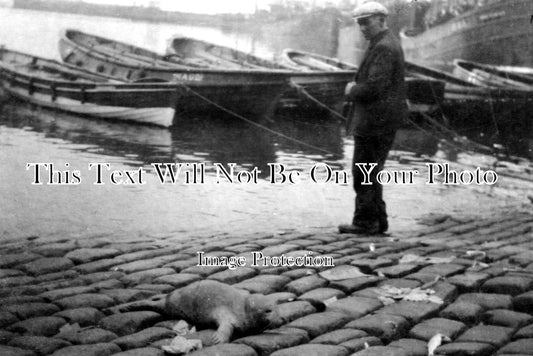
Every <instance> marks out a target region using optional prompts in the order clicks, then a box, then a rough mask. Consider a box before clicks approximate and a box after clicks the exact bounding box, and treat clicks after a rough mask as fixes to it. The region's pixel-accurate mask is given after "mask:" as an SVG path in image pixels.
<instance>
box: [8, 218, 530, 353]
mask: <svg viewBox="0 0 533 356" xmlns="http://www.w3.org/2000/svg"><path fill="white" fill-rule="evenodd" d="M532 222H533V217H532V216H531V214H529V213H521V212H507V213H504V214H501V216H498V217H496V218H487V219H479V218H470V217H450V216H446V217H445V216H443V217H438V218H435V219H434V220H433V223H432V224H431V225H430V226H428V227H427V228H425V229H422V230H420V231H417V232H414V233H410V232H406V233H399V234H398V235H396V236H395V235H391V236H385V237H368V236H366V237H365V236H355V235H340V234H337V233H334V232H331V231H320V230H316V231H313V232H309V233H308V232H302V233H299V232H298V233H291V234H281V235H277V234H256V235H246V236H242V237H239V236H232V237H225V238H219V239H216V238H214V239H213V240H212V241H210V240H209V239H206V238H199V239H197V240H195V241H193V242H185V243H184V242H182V241H181V240H179V239H176V240H174V238H173V237H167V238H165V239H162V240H157V242H156V241H152V240H150V239H149V238H135V237H132V238H131V239H129V240H121V242H120V243H117V242H116V241H114V239H113V238H111V237H98V238H95V239H94V240H93V241H84V242H83V243H81V242H76V243H73V242H72V241H69V240H68V239H66V238H63V239H57V240H56V241H51V240H50V241H48V242H47V241H44V240H42V241H41V239H40V238H39V237H34V238H32V239H26V240H22V241H13V242H11V243H9V244H6V246H5V247H1V246H0V354H2V355H4V354H5V355H56V356H61V355H76V356H84V355H98V356H101V355H104V356H105V355H119V356H120V355H122V356H127V355H136V356H143V355H147V356H151V355H165V354H164V352H163V351H162V350H161V347H160V346H161V345H164V344H168V343H169V342H170V340H171V339H172V337H173V336H174V335H175V333H174V332H173V331H172V330H171V328H172V326H173V325H175V324H176V322H177V321H176V320H172V319H168V316H165V315H163V314H160V313H156V312H154V311H149V310H146V311H132V312H127V313H119V312H118V308H117V306H119V305H121V304H123V303H128V302H131V301H135V300H143V299H147V298H150V297H151V296H153V295H156V294H161V293H168V292H170V291H172V290H175V289H178V288H182V287H185V286H187V285H189V284H191V283H194V282H195V281H199V280H203V279H214V280H217V281H220V282H223V283H227V284H231V285H233V286H234V287H236V288H240V289H243V290H245V291H248V292H252V293H262V294H265V295H267V296H268V298H269V299H271V300H272V301H275V302H276V303H279V304H280V305H279V314H280V316H281V317H283V323H282V325H277V326H276V327H277V329H272V330H265V331H263V332H260V333H255V334H250V335H239V336H238V337H237V338H236V339H234V340H232V342H231V343H228V344H221V345H215V346H211V347H205V348H204V349H202V350H199V351H196V352H194V353H192V354H191V355H196V356H199V355H237V356H238V355H249V356H255V355H265V356H267V355H274V356H284V355H302V354H303V355H308V356H311V355H321V356H322V355H324V356H325V355H343V356H344V355H352V354H353V355H363V356H365V355H372V356H375V355H391V356H404V355H409V356H419V355H426V354H427V343H428V341H429V340H430V339H431V338H432V337H433V336H434V335H435V334H437V333H441V334H443V335H446V336H448V337H449V338H450V341H447V342H444V343H443V344H442V345H440V346H439V347H438V348H437V349H436V351H435V355H487V356H493V355H532V350H533V253H532V252H531V251H530V249H531V248H533V244H532V242H531V238H532V237H533V233H532V231H533V224H532ZM162 241H164V243H162ZM174 241H178V242H176V243H175V244H174ZM162 246H163V247H162ZM197 251H204V252H206V253H207V252H209V253H210V254H211V255H212V256H235V255H238V254H242V255H243V256H248V258H251V257H250V256H251V254H250V253H251V251H262V252H263V253H264V254H265V255H269V256H279V255H281V254H286V255H293V256H301V255H302V254H304V253H306V252H308V251H313V255H315V256H316V255H319V254H329V255H331V256H334V257H335V258H334V260H335V264H336V266H337V268H336V269H334V270H332V271H330V272H331V274H330V277H331V276H335V275H341V274H342V276H343V277H342V279H340V278H330V279H328V275H327V274H323V273H320V274H318V273H319V272H322V271H327V270H328V269H330V270H331V268H323V267H316V268H314V267H278V266H249V265H248V266H246V267H237V268H236V269H234V270H230V269H228V268H226V267H213V268H210V267H202V266H197V265H196V264H197V257H196V252H197ZM406 255H410V256H411V257H412V256H415V257H416V256H418V257H419V258H418V259H416V258H415V259H412V260H409V261H408V262H407V263H405V261H401V260H402V258H404V256H406ZM341 265H342V266H341ZM354 268H356V269H354ZM413 290H414V291H427V290H430V291H431V294H429V295H431V296H433V297H435V298H438V299H437V300H440V302H439V303H436V302H432V301H429V300H427V299H424V297H422V299H418V300H417V299H416V298H415V300H410V299H408V298H407V299H404V298H402V297H398V296H396V297H393V298H390V295H387V291H389V292H390V291H399V292H402V293H403V292H408V291H413ZM419 298H420V295H419ZM402 299H403V300H402ZM64 327H67V328H66V329H65V328H64ZM210 333H211V332H207V333H206V332H204V334H205V335H204V334H202V333H199V334H197V335H204V336H202V337H203V338H204V339H205V340H206V341H207V340H208V339H209V338H208V335H210ZM206 335H207V336H206Z"/></svg>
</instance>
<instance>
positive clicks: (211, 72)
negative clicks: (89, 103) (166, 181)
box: [59, 30, 289, 117]
mask: <svg viewBox="0 0 533 356" xmlns="http://www.w3.org/2000/svg"><path fill="white" fill-rule="evenodd" d="M76 39H77V40H80V39H83V41H80V42H79V43H77V42H75V41H74V40H76ZM92 42H96V43H99V44H100V45H98V46H96V45H92V46H91V43H92ZM101 45H105V48H106V49H105V51H101V48H102V47H101ZM113 48H118V49H119V50H118V51H117V52H113ZM59 49H60V54H61V57H62V58H63V60H64V61H65V62H67V63H71V64H74V65H76V66H79V67H82V68H85V69H87V70H89V71H91V72H96V73H102V74H105V75H108V76H111V77H113V78H116V79H117V80H121V81H125V82H146V83H148V82H168V83H173V84H174V85H177V86H179V87H181V88H182V89H184V90H183V91H182V92H181V93H180V96H179V98H178V101H177V103H176V108H177V109H178V111H179V112H194V113H200V112H216V111H217V110H218V111H219V112H220V110H222V111H224V110H223V109H225V110H226V111H232V112H235V113H237V114H239V115H252V116H254V117H258V116H268V115H270V114H271V113H272V111H273V108H274V107H275V106H276V104H277V102H278V101H279V99H280V97H281V95H282V94H283V92H284V91H285V90H287V83H288V78H289V75H288V73H289V72H287V71H277V70H256V69H254V70H250V69H241V70H227V69H220V68H200V67H184V66H183V65H182V64H176V63H173V62H169V61H166V60H165V58H163V56H158V55H157V54H155V53H153V52H150V51H148V50H144V49H142V48H139V47H135V46H132V45H126V44H123V43H120V42H116V41H113V40H108V39H103V38H101V37H97V36H92V35H88V34H83V33H80V32H78V31H73V30H66V31H65V33H64V35H63V36H62V37H61V39H60V42H59ZM127 51H132V53H131V54H130V55H129V56H125V55H124V53H126V52H127ZM133 55H135V57H136V58H134V59H133V58H132V56H133ZM143 57H144V62H143V59H142V58H143ZM176 60H179V61H181V62H183V61H182V60H181V59H176ZM163 62H164V63H165V64H164V65H162V63H163ZM198 94H199V95H198ZM212 103H216V105H213V104H212ZM217 105H218V106H217Z"/></svg>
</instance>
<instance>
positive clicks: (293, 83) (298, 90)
mask: <svg viewBox="0 0 533 356" xmlns="http://www.w3.org/2000/svg"><path fill="white" fill-rule="evenodd" d="M289 85H290V86H291V87H293V88H294V89H296V91H297V92H298V94H303V95H304V96H305V97H306V98H308V99H309V100H311V101H312V102H314V103H315V104H317V105H318V106H320V107H321V108H323V109H326V110H327V111H329V112H330V113H331V114H332V115H333V116H335V117H337V118H339V119H341V120H343V121H344V122H346V121H348V119H347V118H346V117H344V116H343V115H342V114H340V113H339V112H337V111H335V110H333V109H332V108H330V107H329V106H327V105H326V104H324V103H322V102H321V101H320V100H318V99H317V98H315V97H314V96H312V95H311V94H309V92H308V91H307V90H305V88H304V87H302V86H301V85H299V84H296V83H295V82H293V81H292V80H291V81H290V82H289Z"/></svg>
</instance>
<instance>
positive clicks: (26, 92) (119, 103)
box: [0, 48, 178, 127]
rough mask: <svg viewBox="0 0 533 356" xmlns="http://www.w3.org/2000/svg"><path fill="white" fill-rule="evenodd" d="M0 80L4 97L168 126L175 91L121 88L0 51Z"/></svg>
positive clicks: (171, 88)
mask: <svg viewBox="0 0 533 356" xmlns="http://www.w3.org/2000/svg"><path fill="white" fill-rule="evenodd" d="M0 81H1V85H2V88H3V90H4V91H5V92H7V93H8V94H11V95H13V96H15V97H17V98H20V99H22V100H25V101H28V102H30V103H33V104H36V105H40V106H44V107H48V108H53V109H59V110H62V111H66V112H70V113H75V114H81V115H88V116H92V117H96V118H109V119H117V120H124V121H130V122H137V123H144V124H154V125H159V126H165V127H168V126H170V125H172V122H173V118H174V114H175V109H174V105H175V97H176V95H177V94H178V93H177V88H176V87H175V86H169V85H160V84H123V83H118V82H112V81H110V80H109V79H108V78H106V77H101V76H97V75H94V74H92V73H88V72H86V71H83V70H80V69H78V68H74V67H71V66H66V65H64V64H61V63H59V62H56V61H52V60H47V59H44V58H39V57H34V56H31V55H27V54H24V53H20V52H15V51H10V50H7V49H5V48H3V49H0Z"/></svg>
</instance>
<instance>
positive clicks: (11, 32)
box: [0, 8, 530, 239]
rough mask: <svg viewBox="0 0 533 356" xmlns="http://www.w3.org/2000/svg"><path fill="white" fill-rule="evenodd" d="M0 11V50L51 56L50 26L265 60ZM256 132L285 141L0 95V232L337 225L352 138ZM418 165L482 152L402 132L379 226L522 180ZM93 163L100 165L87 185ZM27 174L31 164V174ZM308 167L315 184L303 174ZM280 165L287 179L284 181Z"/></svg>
mask: <svg viewBox="0 0 533 356" xmlns="http://www.w3.org/2000/svg"><path fill="white" fill-rule="evenodd" d="M0 17H1V18H2V23H1V24H0V44H3V45H5V46H7V47H8V48H12V49H16V50H20V51H24V52H29V53H33V54H35V55H40V56H44V57H49V58H55V59H59V55H58V51H57V43H58V39H59V34H60V30H61V29H63V28H68V27H71V28H77V29H80V30H82V31H86V32H90V33H94V34H98V35H102V36H106V37H110V38H113V39H116V40H121V41H125V42H129V43H132V44H136V45H139V46H143V47H147V48H150V49H153V50H157V51H159V52H163V51H164V49H165V45H166V40H167V39H168V38H169V37H171V36H172V35H175V34H177V33H180V34H182V35H187V36H192V37H196V38H200V39H205V40H209V41H212V42H216V43H219V44H225V45H229V46H234V47H238V48H241V49H244V50H248V51H253V52H255V53H256V54H260V55H263V56H265V57H269V56H273V55H275V53H272V51H271V47H270V46H269V44H264V43H260V42H258V41H257V40H255V39H253V38H251V37H250V36H249V35H239V34H228V33H223V32H222V31H220V30H218V29H209V28H205V27H202V28H194V27H183V26H178V25H175V26H174V25H170V24H153V23H140V22H132V21H127V20H119V19H116V18H99V17H86V16H78V15H67V14H54V13H45V12H34V11H22V10H13V9H6V8H0ZM268 127H269V129H271V130H274V131H275V132H280V133H283V134H284V135H286V136H289V137H291V138H293V139H295V140H298V142H296V141H294V140H289V139H287V138H284V137H281V136H278V135H276V134H274V133H272V132H271V131H266V130H264V129H263V128H260V127H255V126H251V125H249V124H247V123H245V122H241V121H239V120H228V119H227V118H224V119H222V118H220V117H191V118H188V120H183V123H182V124H180V125H179V126H177V127H173V128H171V129H163V128H156V127H145V126H140V125H128V124H123V123H117V122H103V121H98V120H91V119H86V118H80V117H75V116H72V115H67V114H63V113H58V112H53V111H49V110H44V109H39V108H35V107H32V106H30V105H27V104H24V103H20V102H14V101H12V100H8V99H5V98H4V99H3V101H2V104H1V106H0V165H1V169H0V182H1V183H0V238H1V239H11V238H21V237H28V236H34V235H39V236H49V237H54V238H62V237H66V236H68V237H74V238H78V237H79V238H88V237H91V236H97V235H109V236H113V237H115V238H118V239H119V238H120V237H121V236H128V237H131V236H132V235H134V236H150V237H157V236H168V235H182V236H183V237H184V238H189V237H190V236H194V235H206V234H207V235H215V234H234V233H238V232H249V233H262V232H265V233H272V232H279V231H285V230H301V229H305V228H313V227H331V229H332V231H334V230H335V227H336V226H337V224H339V223H345V222H348V221H349V220H350V218H351V214H352V211H353V197H354V194H353V191H352V188H351V173H350V171H351V168H350V167H351V155H352V149H353V144H352V140H351V139H350V138H349V137H346V136H345V135H344V130H343V127H342V125H341V123H339V122H337V121H335V120H332V119H331V118H328V117H326V116H324V117H323V118H317V117H314V118H312V119H311V118H306V117H301V116H299V117H293V116H290V115H287V116H283V117H276V118H275V120H274V122H272V123H270V124H268ZM302 142H303V143H302ZM429 161H431V162H450V164H451V165H452V166H453V167H457V169H459V170H464V169H473V168H475V167H481V168H482V169H484V170H487V169H490V168H491V167H493V166H494V163H495V160H494V158H492V157H489V156H481V155H472V154H467V153H464V152H457V151H454V152H452V151H448V150H446V149H443V146H441V145H439V142H438V140H437V139H435V137H434V136H431V135H428V134H427V133H422V132H419V131H416V130H414V129H405V130H402V131H401V132H399V134H398V137H397V142H396V144H395V148H394V152H392V153H391V156H390V162H388V163H387V168H388V169H391V170H397V171H398V170H413V169H415V168H416V169H418V170H420V174H419V175H417V176H416V177H415V179H414V182H413V184H389V185H387V186H386V187H385V194H386V200H387V203H388V205H389V211H390V215H391V226H392V229H393V230H396V229H408V228H411V227H412V226H411V225H412V224H413V221H414V219H415V218H417V217H420V216H422V215H424V214H426V213H428V212H435V211H438V212H439V213H450V212H458V211H462V210H472V209H476V210H477V211H480V212H486V213H487V214H490V211H491V210H492V209H493V208H494V207H495V205H498V206H499V205H501V206H505V205H507V204H515V203H516V202H517V201H520V200H524V199H526V200H527V194H526V193H527V191H528V189H530V185H528V183H524V182H522V181H519V180H512V179H510V178H506V177H501V179H500V180H499V182H498V183H497V184H496V185H493V186H489V185H479V186H476V187H474V189H472V188H473V187H472V186H471V185H464V186H462V185H458V186H453V185H442V184H435V185H429V184H426V174H425V173H426V172H423V171H424V170H425V169H426V170H427V166H425V162H429ZM98 163H100V164H102V165H101V167H102V174H101V177H100V176H99V175H98V172H97V171H96V169H97V168H96V167H97V164H98ZM158 163H161V164H169V165H173V164H178V163H181V164H183V165H184V166H183V170H182V172H181V174H180V175H179V176H178V178H177V181H176V182H175V183H171V182H169V180H168V177H167V178H166V180H164V182H163V183H162V182H161V181H160V179H159V176H158V174H157V170H156V169H155V166H156V165H157V164H158ZM233 163H234V164H235V165H234V166H233V165H232V164H233ZM45 164H46V165H45ZM91 164H92V168H90V167H91ZM105 164H107V165H108V166H106V165H105ZM187 164H188V165H187ZM217 164H219V165H217ZM36 166H38V167H39V168H40V172H39V174H38V175H37V177H36V168H35V167H36ZM107 167H109V169H108V168H107ZM158 167H159V166H158ZM173 167H174V168H176V167H177V166H173ZM232 167H233V169H234V171H233V174H232V172H231V168H232ZM282 167H283V168H284V169H285V170H286V172H285V173H286V179H287V180H286V181H284V182H282V180H281V175H280V174H278V175H277V177H278V180H276V181H271V179H272V175H271V174H270V172H269V169H274V170H275V172H278V173H279V170H280V169H281V168H282ZM313 168H315V173H316V176H312V175H311V172H312V169H313ZM52 170H53V172H52ZM329 170H331V172H334V171H337V172H338V173H337V180H335V174H334V173H332V178H330V179H329V180H328V177H327V173H328V171H329ZM114 171H116V172H118V173H113V172H114ZM195 171H196V172H197V175H196V176H194V172H195ZM289 171H293V172H297V173H293V175H292V176H289V174H288V173H289ZM51 172H52V173H51ZM76 176H77V177H78V178H75V177H76ZM290 177H292V178H293V181H292V182H291V181H289V178H290ZM99 178H101V182H100V179H99ZM313 178H314V179H313ZM345 178H346V180H345ZM113 179H114V182H113ZM230 179H233V181H232V182H231V181H230ZM326 181H327V182H326ZM58 182H61V183H62V184H57V183H58ZM99 182H100V183H101V184H95V183H99ZM35 183H41V184H35ZM66 183H68V184H66Z"/></svg>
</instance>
